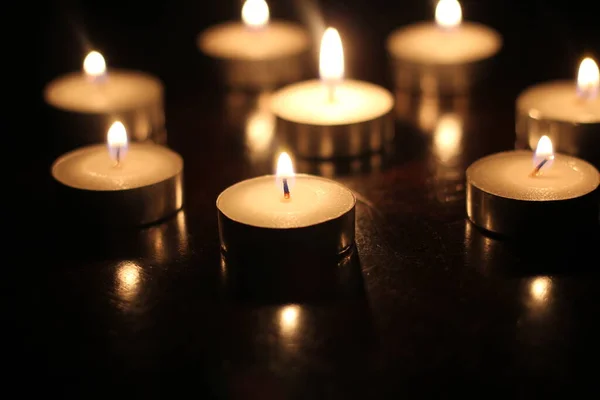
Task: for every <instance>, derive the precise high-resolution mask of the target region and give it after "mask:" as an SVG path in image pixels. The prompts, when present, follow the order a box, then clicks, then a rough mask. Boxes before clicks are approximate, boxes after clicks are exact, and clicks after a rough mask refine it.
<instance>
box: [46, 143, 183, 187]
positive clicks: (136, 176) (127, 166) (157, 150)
mask: <svg viewBox="0 0 600 400" xmlns="http://www.w3.org/2000/svg"><path fill="white" fill-rule="evenodd" d="M115 164H116V163H115V161H113V160H112V159H110V157H109V155H108V149H107V148H106V145H102V144H100V145H93V146H86V147H82V148H80V149H77V150H75V151H72V152H70V153H67V154H64V155H62V156H61V157H60V158H58V159H57V160H56V161H55V162H54V164H53V165H52V176H54V178H55V179H56V180H57V181H59V182H61V183H62V184H64V185H66V186H70V187H73V188H76V189H84V190H94V191H115V190H127V189H135V188H139V187H142V186H148V185H153V184H155V183H159V182H162V181H164V180H167V179H169V178H171V177H173V176H175V175H177V174H179V173H180V172H181V171H182V169H183V159H182V158H181V156H180V155H179V154H177V153H175V152H173V151H171V150H169V149H167V148H166V147H163V146H158V145H155V144H146V143H130V144H129V147H128V149H127V152H126V153H125V155H124V157H123V159H122V160H121V162H120V163H119V165H115Z"/></svg>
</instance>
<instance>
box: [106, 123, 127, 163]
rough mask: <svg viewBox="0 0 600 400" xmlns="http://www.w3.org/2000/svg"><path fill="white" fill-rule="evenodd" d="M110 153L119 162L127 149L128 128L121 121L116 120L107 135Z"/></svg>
mask: <svg viewBox="0 0 600 400" xmlns="http://www.w3.org/2000/svg"><path fill="white" fill-rule="evenodd" d="M106 141H107V144H108V155H109V156H110V158H111V159H112V160H114V161H116V162H117V163H119V162H120V161H121V160H122V159H123V157H124V156H125V152H126V151H127V130H126V129H125V126H124V125H123V123H122V122H121V121H116V122H114V123H113V124H112V125H111V126H110V128H109V129H108V134H107V135H106Z"/></svg>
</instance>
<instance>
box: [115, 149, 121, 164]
mask: <svg viewBox="0 0 600 400" xmlns="http://www.w3.org/2000/svg"><path fill="white" fill-rule="evenodd" d="M115 158H116V159H117V164H116V165H115V167H118V166H119V165H121V146H117V149H116V154H115Z"/></svg>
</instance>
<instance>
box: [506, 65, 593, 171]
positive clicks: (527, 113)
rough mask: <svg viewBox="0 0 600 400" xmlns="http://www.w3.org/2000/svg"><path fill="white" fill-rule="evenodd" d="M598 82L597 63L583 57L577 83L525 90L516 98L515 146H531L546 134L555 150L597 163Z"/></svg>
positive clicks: (564, 82)
mask: <svg viewBox="0 0 600 400" xmlns="http://www.w3.org/2000/svg"><path fill="white" fill-rule="evenodd" d="M598 83H599V73H598V65H597V64H596V62H595V61H594V60H592V59H591V58H585V59H584V60H583V61H582V62H581V64H580V66H579V73H578V76H577V82H569V81H555V82H547V83H542V84H540V85H536V86H533V87H530V88H528V89H526V90H525V91H524V92H523V93H522V94H521V95H520V96H519V98H518V99H517V107H516V108H517V117H516V131H517V141H518V145H520V146H527V147H530V148H533V147H534V146H535V144H536V143H537V141H538V140H539V138H540V136H542V135H548V136H549V137H550V138H551V139H552V142H553V143H554V145H555V147H556V148H557V150H558V151H560V152H563V153H567V154H570V155H574V156H577V157H581V158H584V159H586V160H588V161H591V162H594V164H595V165H600V96H598V86H599V85H598Z"/></svg>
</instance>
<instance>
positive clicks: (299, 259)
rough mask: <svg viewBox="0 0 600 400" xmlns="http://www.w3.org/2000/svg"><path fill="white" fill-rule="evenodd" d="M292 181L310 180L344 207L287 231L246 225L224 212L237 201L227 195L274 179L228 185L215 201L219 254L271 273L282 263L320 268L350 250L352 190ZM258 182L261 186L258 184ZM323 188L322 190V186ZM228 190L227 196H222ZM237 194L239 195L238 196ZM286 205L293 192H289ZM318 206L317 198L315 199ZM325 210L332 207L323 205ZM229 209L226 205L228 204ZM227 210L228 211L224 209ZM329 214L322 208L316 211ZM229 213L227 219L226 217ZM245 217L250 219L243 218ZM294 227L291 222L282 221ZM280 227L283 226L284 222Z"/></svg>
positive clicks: (324, 181) (330, 183)
mask: <svg viewBox="0 0 600 400" xmlns="http://www.w3.org/2000/svg"><path fill="white" fill-rule="evenodd" d="M295 179H296V182H298V180H299V179H300V180H301V179H307V180H314V181H315V182H316V183H317V185H323V187H326V188H325V189H326V190H334V191H335V192H340V193H342V192H343V193H342V194H340V195H343V196H344V197H347V198H348V199H349V201H347V202H346V201H345V202H344V204H346V203H347V204H348V207H345V208H343V209H340V210H338V212H335V213H333V214H331V215H329V214H328V216H327V217H326V218H318V219H316V220H314V221H311V222H310V223H307V224H300V226H292V227H272V225H270V224H269V223H267V224H264V225H263V224H260V225H258V224H256V223H254V222H252V221H249V222H246V221H242V220H240V218H239V215H237V216H234V215H232V212H231V211H229V212H228V211H227V210H225V209H227V208H228V207H227V205H226V204H225V203H229V202H231V201H232V200H231V199H232V198H235V199H240V197H241V196H238V195H235V196H234V195H232V193H234V191H235V190H236V186H237V187H238V188H237V190H241V189H242V186H240V185H256V184H261V183H262V184H270V183H271V182H275V181H276V177H275V176H263V177H259V178H254V179H249V180H246V181H243V182H240V183H238V184H236V185H233V186H231V187H229V188H228V189H226V190H225V191H223V192H222V193H221V194H220V195H219V197H218V198H217V202H216V204H217V210H218V223H219V239H220V244H221V251H222V252H223V254H224V255H225V258H226V259H227V260H228V263H234V264H236V265H239V266H241V267H244V268H248V267H251V268H262V269H265V270H270V271H273V269H274V268H275V269H278V268H285V267H286V265H290V266H292V265H298V264H302V265H306V268H310V266H311V265H316V264H319V265H322V263H323V262H329V261H333V262H336V260H337V261H339V259H340V257H343V255H344V254H345V253H346V252H347V251H348V250H349V249H350V248H351V247H352V245H353V244H354V239H355V205H356V199H355V197H354V195H353V194H352V192H351V191H350V190H348V189H346V188H344V187H343V186H342V185H340V184H338V183H336V182H334V181H331V180H328V179H325V178H321V177H316V176H311V175H304V174H298V175H296V176H295ZM261 181H262V182H261ZM327 187H328V188H327ZM228 192H229V193H228ZM238 194H239V193H238ZM292 201H294V192H293V191H292ZM257 202H258V203H257V206H260V207H262V206H264V207H266V209H265V211H264V212H265V213H266V214H268V213H270V212H271V211H272V208H270V207H269V206H267V205H265V204H264V201H260V200H257ZM315 203H316V205H319V204H320V203H319V200H316V201H315ZM328 206H335V205H333V204H329V205H328ZM230 207H231V206H230ZM229 210H231V208H229ZM322 211H323V212H326V213H327V212H329V211H328V210H327V208H325V209H323V210H322ZM228 214H230V215H228ZM248 218H250V217H248ZM288 222H290V223H292V224H294V219H293V218H292V219H291V220H290V221H288ZM284 225H285V223H284Z"/></svg>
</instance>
